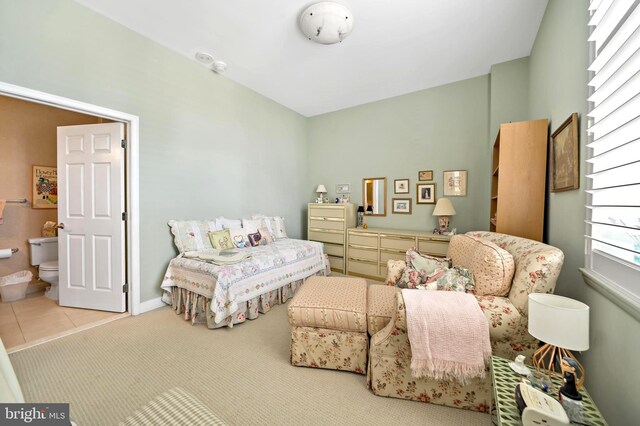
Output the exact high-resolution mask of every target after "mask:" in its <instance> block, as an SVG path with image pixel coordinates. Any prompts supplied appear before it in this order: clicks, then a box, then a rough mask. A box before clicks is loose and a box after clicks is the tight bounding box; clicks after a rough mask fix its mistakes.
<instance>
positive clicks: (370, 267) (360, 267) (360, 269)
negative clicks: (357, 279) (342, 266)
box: [349, 256, 378, 277]
mask: <svg viewBox="0 0 640 426" xmlns="http://www.w3.org/2000/svg"><path fill="white" fill-rule="evenodd" d="M351 272H353V273H354V274H362V275H370V276H374V277H375V276H378V262H369V261H365V260H358V259H353V258H352V257H351V256H349V273H351Z"/></svg>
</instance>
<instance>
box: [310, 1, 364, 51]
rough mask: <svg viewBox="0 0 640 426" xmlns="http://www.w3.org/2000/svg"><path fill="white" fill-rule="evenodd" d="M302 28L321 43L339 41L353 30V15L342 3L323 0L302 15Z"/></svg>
mask: <svg viewBox="0 0 640 426" xmlns="http://www.w3.org/2000/svg"><path fill="white" fill-rule="evenodd" d="M300 29H301V30H302V32H303V33H304V35H305V36H306V37H307V38H308V39H309V40H312V41H315V42H316V43H320V44H334V43H339V42H341V41H342V40H344V39H345V38H347V36H348V35H349V34H351V31H352V30H353V15H352V14H351V12H350V11H349V9H347V8H346V7H344V6H343V5H341V4H338V3H334V2H330V1H323V2H320V3H316V4H312V5H311V6H309V7H308V8H306V9H305V11H304V12H302V15H300Z"/></svg>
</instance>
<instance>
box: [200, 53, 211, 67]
mask: <svg viewBox="0 0 640 426" xmlns="http://www.w3.org/2000/svg"><path fill="white" fill-rule="evenodd" d="M196 60H197V61H198V62H200V63H201V64H204V65H211V64H212V63H213V56H212V55H211V54H210V53H207V52H198V53H196Z"/></svg>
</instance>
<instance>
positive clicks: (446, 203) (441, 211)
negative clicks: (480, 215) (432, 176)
mask: <svg viewBox="0 0 640 426" xmlns="http://www.w3.org/2000/svg"><path fill="white" fill-rule="evenodd" d="M433 215H434V216H438V232H439V233H440V234H444V233H445V232H449V216H455V215H456V209H454V208H453V204H451V200H449V199H448V198H440V199H439V200H438V202H437V203H436V208H435V209H433Z"/></svg>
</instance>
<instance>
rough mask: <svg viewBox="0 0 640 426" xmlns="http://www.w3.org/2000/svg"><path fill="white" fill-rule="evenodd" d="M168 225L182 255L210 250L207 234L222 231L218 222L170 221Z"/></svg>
mask: <svg viewBox="0 0 640 426" xmlns="http://www.w3.org/2000/svg"><path fill="white" fill-rule="evenodd" d="M168 225H169V226H170V227H171V233H172V234H173V237H174V238H173V243H174V244H175V245H176V248H177V249H178V251H179V252H180V253H184V252H187V251H200V250H205V249H210V248H211V243H210V241H209V238H208V237H207V233H208V232H210V231H218V230H220V229H222V226H221V225H220V224H219V223H218V221H217V220H170V221H169V222H168Z"/></svg>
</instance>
